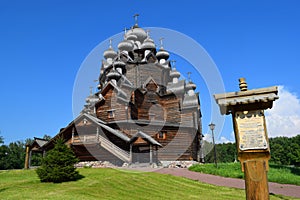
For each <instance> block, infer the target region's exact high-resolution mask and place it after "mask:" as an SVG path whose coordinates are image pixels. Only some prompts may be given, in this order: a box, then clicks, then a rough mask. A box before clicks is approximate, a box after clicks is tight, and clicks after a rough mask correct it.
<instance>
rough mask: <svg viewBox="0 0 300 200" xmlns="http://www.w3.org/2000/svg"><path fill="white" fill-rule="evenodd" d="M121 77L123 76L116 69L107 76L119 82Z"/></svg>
mask: <svg viewBox="0 0 300 200" xmlns="http://www.w3.org/2000/svg"><path fill="white" fill-rule="evenodd" d="M120 77H121V74H120V73H119V72H117V71H116V70H115V69H112V70H111V71H110V72H109V73H108V74H107V78H109V79H110V80H111V79H115V80H117V79H118V78H120Z"/></svg>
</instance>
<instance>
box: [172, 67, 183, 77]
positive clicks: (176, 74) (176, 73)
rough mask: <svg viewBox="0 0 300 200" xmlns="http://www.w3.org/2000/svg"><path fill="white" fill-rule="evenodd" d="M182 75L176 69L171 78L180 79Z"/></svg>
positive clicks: (173, 70)
mask: <svg viewBox="0 0 300 200" xmlns="http://www.w3.org/2000/svg"><path fill="white" fill-rule="evenodd" d="M180 75H181V74H180V72H179V71H177V70H176V69H175V68H174V69H172V71H171V72H170V77H171V78H179V77H180Z"/></svg>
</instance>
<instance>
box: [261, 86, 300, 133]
mask: <svg viewBox="0 0 300 200" xmlns="http://www.w3.org/2000/svg"><path fill="white" fill-rule="evenodd" d="M278 90H279V99H278V100H276V101H275V102H274V103H273V108H272V109H268V110H266V112H265V114H266V122H267V131H268V134H269V137H278V136H287V137H293V136H296V135H297V134H300V99H299V97H298V96H297V95H296V94H293V93H291V92H289V91H288V90H286V89H285V88H284V86H279V87H278Z"/></svg>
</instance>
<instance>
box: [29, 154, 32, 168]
mask: <svg viewBox="0 0 300 200" xmlns="http://www.w3.org/2000/svg"><path fill="white" fill-rule="evenodd" d="M31 155H32V151H31V150H30V151H29V159H28V168H30V167H31Z"/></svg>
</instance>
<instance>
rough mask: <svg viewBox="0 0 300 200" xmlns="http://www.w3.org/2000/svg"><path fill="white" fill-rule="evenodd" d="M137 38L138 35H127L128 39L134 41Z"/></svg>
mask: <svg viewBox="0 0 300 200" xmlns="http://www.w3.org/2000/svg"><path fill="white" fill-rule="evenodd" d="M137 38H138V37H137V36H136V35H127V36H126V39H127V40H132V41H136V40H137Z"/></svg>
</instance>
